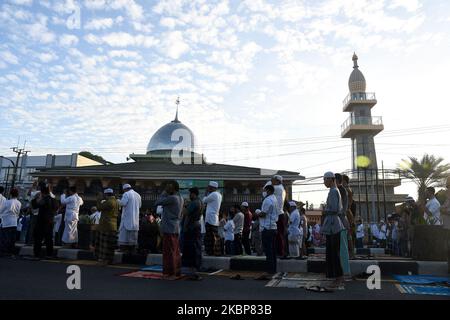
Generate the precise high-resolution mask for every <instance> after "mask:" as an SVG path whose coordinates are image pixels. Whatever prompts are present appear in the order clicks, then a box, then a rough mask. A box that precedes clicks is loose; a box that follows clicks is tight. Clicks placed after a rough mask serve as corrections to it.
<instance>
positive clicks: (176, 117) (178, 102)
mask: <svg viewBox="0 0 450 320" xmlns="http://www.w3.org/2000/svg"><path fill="white" fill-rule="evenodd" d="M175 103H176V104H177V113H176V114H175V120H174V122H180V121H179V120H178V106H179V105H180V97H179V96H178V97H177V100H176V101H175Z"/></svg>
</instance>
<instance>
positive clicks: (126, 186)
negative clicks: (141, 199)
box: [122, 183, 131, 190]
mask: <svg viewBox="0 0 450 320" xmlns="http://www.w3.org/2000/svg"><path fill="white" fill-rule="evenodd" d="M122 189H123V190H125V189H131V186H130V185H129V184H128V183H125V184H124V185H123V187H122Z"/></svg>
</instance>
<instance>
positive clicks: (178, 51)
mask: <svg viewBox="0 0 450 320" xmlns="http://www.w3.org/2000/svg"><path fill="white" fill-rule="evenodd" d="M163 39H164V42H163V44H162V48H163V50H164V52H165V53H166V55H167V56H168V57H170V58H172V59H178V58H180V57H181V56H182V55H183V54H184V53H186V52H187V51H188V50H189V45H188V44H187V43H186V42H185V41H184V39H183V34H182V33H181V32H180V31H173V32H169V33H167V34H166V35H164V36H163Z"/></svg>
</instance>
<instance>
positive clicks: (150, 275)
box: [119, 271, 186, 280]
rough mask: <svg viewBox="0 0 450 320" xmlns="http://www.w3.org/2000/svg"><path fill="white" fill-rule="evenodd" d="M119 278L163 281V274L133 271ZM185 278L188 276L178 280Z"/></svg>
mask: <svg viewBox="0 0 450 320" xmlns="http://www.w3.org/2000/svg"><path fill="white" fill-rule="evenodd" d="M119 276H121V277H128V278H140V279H153V280H162V279H163V274H162V273H161V272H149V271H132V272H127V273H122V274H119ZM185 278H186V276H184V275H182V276H181V277H179V278H178V279H177V280H182V279H185Z"/></svg>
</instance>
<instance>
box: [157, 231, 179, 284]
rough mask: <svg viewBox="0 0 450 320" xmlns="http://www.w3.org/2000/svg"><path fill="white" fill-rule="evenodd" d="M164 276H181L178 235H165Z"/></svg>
mask: <svg viewBox="0 0 450 320" xmlns="http://www.w3.org/2000/svg"><path fill="white" fill-rule="evenodd" d="M162 249H163V275H165V276H179V275H181V256H180V246H179V242H178V234H175V233H164V234H163V248H162Z"/></svg>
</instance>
